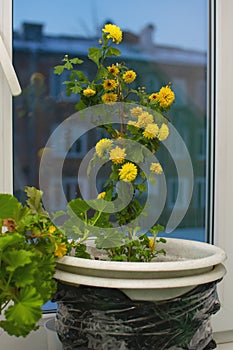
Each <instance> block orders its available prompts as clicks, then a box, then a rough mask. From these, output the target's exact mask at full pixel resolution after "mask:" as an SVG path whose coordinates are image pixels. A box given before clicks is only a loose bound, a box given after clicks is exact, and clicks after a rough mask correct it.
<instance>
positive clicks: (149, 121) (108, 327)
mask: <svg viewBox="0 0 233 350" xmlns="http://www.w3.org/2000/svg"><path fill="white" fill-rule="evenodd" d="M121 41H122V32H121V30H120V28H119V27H117V26H116V25H113V24H106V25H105V27H104V28H103V29H102V36H101V39H100V40H99V47H93V48H90V49H89V51H88V57H89V59H90V61H91V62H92V63H94V64H95V66H96V73H95V75H94V77H93V78H92V79H91V80H90V79H89V78H88V77H87V76H86V75H85V74H84V73H83V71H82V70H79V69H76V66H79V65H80V64H82V63H83V61H82V60H81V59H79V58H77V57H76V58H69V57H68V56H67V55H65V57H64V60H63V61H64V64H63V65H59V66H56V67H55V74H59V75H60V74H62V73H63V72H64V71H65V70H68V71H69V72H70V79H69V80H67V81H66V82H65V84H66V86H67V94H68V95H69V94H71V93H74V94H77V95H78V102H77V105H76V108H77V111H78V112H77V113H76V114H74V115H73V116H71V117H70V118H68V119H67V120H66V121H65V122H64V123H62V124H61V125H60V126H59V127H58V128H57V129H56V130H55V131H54V133H53V134H52V135H51V137H50V139H49V140H48V143H47V145H46V147H45V152H44V153H43V155H42V158H41V165H40V189H42V190H43V192H44V193H43V194H44V196H43V206H42V205H41V192H40V191H38V190H36V189H32V188H27V189H26V192H27V194H28V200H27V206H26V207H25V206H24V207H22V206H21V205H20V204H19V202H18V201H17V200H16V199H15V198H14V197H13V196H10V195H2V197H0V199H1V203H2V205H3V211H2V214H1V216H0V217H1V219H2V226H3V227H4V230H3V231H4V233H2V235H1V239H0V248H1V241H2V242H3V243H2V244H3V247H2V248H1V249H2V250H1V251H2V252H4V253H1V254H2V263H1V264H2V265H1V266H2V269H3V271H4V274H6V277H4V280H5V284H6V286H7V288H8V287H9V290H10V291H11V292H9V290H8V289H7V288H6V286H5V287H4V285H3V287H2V297H1V300H2V302H1V304H2V305H3V306H5V304H7V303H8V302H9V301H10V300H13V303H14V304H13V306H10V307H9V308H8V309H7V310H6V311H5V315H6V321H2V327H4V329H5V330H7V331H9V333H11V334H13V332H14V334H16V335H26V334H27V332H28V329H29V328H32V329H33V328H34V327H35V322H36V321H37V320H38V318H39V317H40V311H39V309H40V307H41V304H43V303H44V302H45V301H46V300H45V299H46V298H47V299H49V298H50V297H51V295H52V293H54V291H55V282H54V280H53V277H55V279H56V280H57V281H58V286H59V287H58V291H57V293H56V297H55V299H56V300H57V301H58V304H59V307H60V308H59V311H58V321H59V322H58V334H59V336H60V337H61V339H62V341H63V343H64V348H66V346H67V349H68V348H69V346H71V345H70V344H68V343H69V342H74V340H75V339H76V341H77V342H76V343H75V345H74V346H77V348H78V347H80V348H83V349H84V348H85V349H87V348H88V349H89V348H90V349H104V348H107V346H109V347H110V348H111V349H113V348H116V349H122V350H123V349H129V348H130V349H135V348H136V347H135V346H136V345H135V344H136V343H137V342H139V343H140V344H139V343H137V344H139V345H137V346H139V348H140V349H143V346H142V344H141V341H139V340H138V339H137V337H136V334H137V332H138V330H139V328H140V332H139V333H141V332H142V334H141V335H142V337H141V339H143V342H146V343H147V342H148V339H149V338H150V337H151V335H152V333H153V332H155V333H157V332H158V330H153V331H152V333H151V332H148V334H147V335H146V332H145V331H144V329H145V327H146V328H147V326H146V324H150V323H151V321H150V317H151V311H152V309H153V312H154V314H156V312H155V310H154V305H155V304H156V303H162V304H163V303H164V301H165V302H166V303H168V300H171V301H169V302H170V303H171V305H172V306H171V309H173V306H174V304H176V303H177V300H178V299H177V298H179V297H180V296H181V295H182V296H183V295H184V296H185V297H183V302H184V304H185V305H187V304H188V305H190V310H192V312H193V310H194V309H195V310H198V311H199V312H198V317H197V325H196V327H194V328H193V327H191V324H192V320H191V318H190V320H191V322H189V323H188V329H189V327H191V328H192V332H189V334H188V335H186V340H184V339H179V343H174V344H175V345H177V344H178V345H180V346H181V345H184V346H186V345H187V344H190V342H191V341H192V339H193V336H194V335H195V332H196V331H197V330H198V329H199V327H200V319H201V318H203V319H205V320H207V321H208V317H204V316H203V313H201V312H200V308H201V306H200V305H199V304H198V306H197V307H196V308H193V303H192V302H191V300H193V299H195V300H197V299H198V298H199V297H200V295H202V298H204V299H206V300H209V298H211V305H213V302H214V301H216V300H215V299H214V298H213V297H212V295H213V293H212V294H211V293H210V294H211V297H207V295H206V293H207V292H206V291H207V290H208V292H209V291H210V290H211V291H214V288H215V284H216V281H219V280H220V279H221V278H222V277H223V275H224V273H225V269H224V266H223V265H222V262H223V261H224V259H225V253H224V252H223V251H222V250H221V249H220V248H218V247H215V246H212V245H209V244H206V243H201V242H192V241H186V240H177V239H172V238H169V239H164V238H163V237H161V236H159V235H158V234H159V232H161V231H163V227H162V226H161V225H160V224H159V223H158V220H157V219H158V218H159V214H160V212H161V207H162V206H163V205H164V200H165V197H166V191H165V190H166V186H165V177H164V174H163V169H162V166H161V164H160V163H159V162H158V161H157V158H156V154H157V151H158V150H159V148H160V146H161V145H162V144H164V145H165V146H166V147H167V148H168V149H169V150H171V149H172V147H173V146H174V142H176V141H177V142H181V140H180V137H179V135H178V133H177V132H176V131H175V129H174V127H172V125H171V123H170V121H169V119H168V117H167V116H166V113H167V112H168V111H169V109H170V107H171V105H172V104H173V102H174V100H175V94H174V92H173V90H172V85H171V84H170V83H168V84H167V86H164V87H162V88H161V89H160V90H159V91H158V92H153V93H150V94H148V93H147V91H146V88H144V87H142V88H137V89H135V88H133V86H132V84H133V83H134V81H135V79H136V77H137V74H136V72H135V71H134V70H132V69H129V68H128V67H127V66H126V65H125V63H124V62H121V63H118V62H115V63H111V64H110V63H108V59H109V58H115V59H116V58H117V57H118V56H120V55H121V52H120V50H119V49H118V48H117V47H116V46H117V45H118V44H120V42H121ZM77 122H78V125H80V130H83V128H84V129H85V128H86V129H92V128H96V127H99V129H100V130H102V132H103V137H100V139H99V140H98V142H97V143H96V145H95V147H94V149H93V152H91V153H90V154H88V155H87V156H86V157H84V158H85V161H84V163H83V164H84V165H82V167H83V169H84V170H85V172H86V174H87V175H86V176H87V178H89V179H90V180H89V185H90V187H92V189H93V190H94V191H93V192H94V193H95V198H92V199H86V198H84V199H83V198H76V199H74V200H72V201H70V202H69V203H68V204H67V209H66V210H62V211H61V210H58V211H57V212H54V210H53V209H54V208H51V202H50V194H51V192H50V191H56V193H57V192H59V191H60V192H61V193H62V181H60V183H58V184H57V185H56V188H55V189H54V188H51V184H50V182H49V180H50V178H51V177H52V176H53V174H56V175H57V174H58V175H61V174H62V164H63V161H64V159H59V158H58V157H57V153H56V147H58V144H59V142H60V140H61V135H63V137H62V139H64V138H66V135H67V130H70V129H72V128H73V127H74V125H77ZM81 125H82V126H81ZM67 128H68V129H67ZM79 136H80V133H79V132H78V133H77V135H76V138H78V137H79ZM170 139H171V140H172V141H169V140H170ZM74 141H75V139H72V140H71V141H69V142H66V143H67V148H66V152H65V153H67V152H68V150H69V148H70V147H71V146H72V143H73V142H74ZM185 152H186V154H187V159H188V160H187V163H185V165H187V166H185V167H183V168H182V169H183V170H182V171H184V172H185V171H186V172H187V173H186V174H188V175H189V176H190V177H191V180H192V168H191V162H190V158H189V157H188V153H187V150H186V151H185ZM64 157H65V154H64ZM109 164H110V168H109V169H110V170H109V172H108V175H107V179H106V181H105V183H104V186H103V188H102V189H101V190H99V191H98V193H97V189H96V186H94V188H93V183H94V182H95V180H96V176H97V173H98V171H99V170H100V168H102V167H106V168H107V167H108V165H109ZM178 170H179V169H178ZM180 171H181V170H180ZM178 173H179V171H178ZM160 179H161V180H160ZM191 184H192V181H191ZM157 187H159V188H161V189H162V192H161V193H160V195H159V198H158V197H155V196H154V190H153V189H154V188H157ZM191 187H192V186H191ZM191 190H192V189H191ZM177 200H179V193H178V199H177ZM155 201H156V202H155ZM155 203H156V205H155ZM157 207H159V210H158V211H156V208H157ZM48 213H49V214H48ZM154 214H155V215H154ZM183 214H184V213H183ZM180 220H181V217H180V215H177V216H176V217H175V218H174V217H173V218H172V219H171V220H170V226H173V228H174V227H175V226H176V225H177V224H178V222H179V221H180ZM12 237H13V238H12ZM17 239H19V244H18V242H17ZM8 240H9V241H8ZM4 241H5V243H4ZM17 250H19V251H20V253H19V255H18V253H17ZM21 250H22V252H21ZM24 250H25V251H26V252H24ZM12 254H15V255H17V256H19V257H18V258H17V259H15V261H14V258H12V257H11V258H9V259H8V255H10V256H11V255H12ZM21 254H22V259H21V258H20V256H21ZM15 255H14V256H15ZM24 255H25V259H24ZM55 256H57V258H58V259H57V261H56V268H55ZM43 259H44V260H43ZM31 260H32V261H33V264H30V262H31ZM34 260H35V262H34ZM47 260H49V262H50V263H48V262H47ZM24 261H28V263H25V262H24ZM43 261H44V262H43ZM12 264H13V266H12ZM14 264H15V265H14ZM40 264H43V266H44V265H45V266H46V268H44V269H43V268H42V266H41V265H40ZM34 265H35V268H34ZM32 267H33V268H34V270H33V271H32V272H28V273H27V275H28V281H27V284H26V281H24V279H22V284H20V285H18V284H19V281H18V280H19V277H18V276H21V274H23V275H24V273H23V269H26V270H27V269H28V270H29V271H30V269H29V268H32ZM21 270H22V271H21ZM26 270H25V271H26ZM37 271H40V279H39V278H38V279H37V278H36V273H37ZM18 272H19V274H18ZM54 273H55V274H54ZM4 274H3V276H4ZM38 274H39V272H38ZM31 275H33V276H31ZM12 276H13V277H14V278H13V277H12ZM25 276H26V272H25ZM38 276H39V275H38ZM48 279H49V281H48ZM16 281H17V283H16ZM41 281H42V283H41ZM28 283H29V284H31V286H32V287H31V288H29V287H28ZM24 284H25V285H24ZM38 284H40V288H39V287H38ZM13 285H14V286H15V287H16V288H13ZM197 286H201V287H200V288H202V287H203V286H205V289H204V291H203V290H202V289H198V290H196V288H197ZM4 288H6V291H5V290H4ZM33 288H34V289H33ZM37 288H38V291H39V293H38V294H36V290H37ZM43 288H44V289H43ZM193 291H194V292H193ZM12 293H13V294H12ZM14 293H15V294H14ZM189 293H191V294H189ZM192 293H194V294H192ZM201 293H204V294H201ZM21 294H22V299H18V296H19V295H20V296H21ZM35 294H36V297H35ZM122 298H123V299H122ZM24 299H25V304H24ZM19 300H22V301H19ZM119 300H120V304H118V303H116V305H115V304H114V303H115V301H119ZM179 300H181V299H179ZM95 301H97V306H94V305H95ZM90 304H91V308H92V306H93V307H94V311H93V309H91V310H90ZM139 304H140V305H139ZM32 305H33V307H32ZM67 305H68V306H69V307H71V310H72V312H71V313H70V310H69V309H70V308H69V307H68V306H67ZM74 305H75V306H74ZM80 305H82V307H83V306H84V309H82V311H81V306H80ZM127 305H129V308H128V307H127ZM135 305H137V308H136V309H137V315H139V314H140V317H139V318H140V320H142V319H143V320H145V322H146V323H143V324H140V327H139V328H136V329H133V328H132V327H131V326H132V324H133V323H134V324H138V323H137V322H138V318H135V317H136V316H135V315H134V316H132V315H131V316H130V315H129V314H128V313H127V312H126V314H122V312H123V311H122V310H123V309H124V310H126V309H127V310H131V309H132V308H134V309H135ZM163 305H168V304H163ZM27 306H28V307H29V314H28V312H27ZM87 306H88V308H87V309H88V311H87V309H86V307H87ZM138 307H139V309H138ZM144 307H145V308H146V311H145V308H144ZM148 307H149V309H148ZM22 308H23V310H24V311H25V315H26V316H25V317H21V318H19V320H18V316H19V315H20V314H21V311H22ZM151 308H152V309H151ZM112 309H114V310H115V311H114V312H111V310H112ZM180 309H181V306H180ZM35 310H36V311H35ZM119 310H121V311H119ZM139 310H140V312H139ZM208 310H209V309H208ZM211 310H212V311H211V312H209V313H208V312H207V316H209V315H210V313H212V312H213V309H211ZM176 311H177V310H176ZM138 312H139V313H138ZM160 313H161V310H160ZM22 314H23V313H22ZM109 314H110V318H109V316H107V315H109ZM119 314H120V315H121V317H118V316H116V315H119ZM165 314H166V313H165ZM27 315H28V316H27ZM156 315H157V314H156ZM176 315H177V314H176ZM200 315H201V316H200ZM137 317H138V316H137ZM163 317H165V316H163ZM169 317H170V316H169ZM132 318H133V319H132ZM165 318H166V317H165ZM173 318H174V316H173ZM93 319H94V320H97V323H98V326H97V325H96V323H91V322H90V320H93ZM127 319H130V320H131V323H130V325H129V324H128V323H127V322H126V323H125V320H127ZM102 321H103V322H102ZM156 322H157V324H159V325H161V318H159V320H157V321H156ZM156 322H155V323H156ZM13 326H14V330H12V328H11V327H13ZM17 326H20V327H19V328H18V331H16V330H15V328H17ZM205 326H206V323H205ZM25 327H26V328H25ZM85 327H86V328H85ZM176 327H177V326H176ZM185 327H186V328H187V324H186V325H185ZM90 328H91V330H90ZM97 328H98V330H96V329H97ZM74 329H75V331H74ZM77 329H78V331H77ZM84 329H85V331H84ZM119 329H120V331H119V332H118V330H119ZM132 329H133V330H132ZM164 329H165V328H164ZM77 332H78V333H77ZM82 332H84V333H85V337H84V338H83V337H82ZM113 333H114V335H113ZM126 333H127V334H128V335H129V334H130V338H131V340H130V341H129V339H128V338H127V336H126V338H124V335H125V334H126ZM204 333H205V332H204ZM86 335H87V336H86ZM145 336H146V337H147V338H145ZM175 338H176V337H174V339H175ZM132 339H133V340H132ZM151 339H152V338H151ZM176 340H177V339H176ZM207 340H208V343H210V342H211V341H212V340H210V339H209V338H208V339H207V338H206V340H205V341H206V342H207ZM67 341H68V343H67ZM132 341H133V343H132V344H131V342H132ZM135 341H136V343H135ZM166 341H167V340H166ZM67 344H68V345H67ZM101 344H102V345H101ZM103 344H104V345H103ZM129 344H131V345H129ZM148 344H149V343H148ZM169 344H170V343H169ZM171 344H172V343H171ZM174 344H173V345H174ZM195 344H197V343H195ZM206 344H207V343H206ZM148 346H149V347H148ZM148 346H147V347H145V349H146V348H148V349H149V348H150V349H152V348H153V347H151V344H150V345H148ZM195 346H196V345H194V347H195ZM109 347H108V348H109ZM162 348H164V349H165V347H162V345H161V349H162ZM190 349H191V348H190ZM206 349H207V348H206Z"/></svg>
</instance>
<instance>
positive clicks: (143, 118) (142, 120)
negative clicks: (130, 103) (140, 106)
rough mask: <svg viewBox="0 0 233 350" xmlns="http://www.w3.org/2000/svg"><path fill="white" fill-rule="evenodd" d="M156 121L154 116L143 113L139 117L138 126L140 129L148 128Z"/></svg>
mask: <svg viewBox="0 0 233 350" xmlns="http://www.w3.org/2000/svg"><path fill="white" fill-rule="evenodd" d="M153 121H154V118H153V115H152V114H150V113H148V112H142V114H141V115H139V117H138V122H137V123H138V126H139V127H140V128H146V127H147V125H148V124H152V123H153Z"/></svg>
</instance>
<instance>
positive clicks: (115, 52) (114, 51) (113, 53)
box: [105, 47, 121, 56]
mask: <svg viewBox="0 0 233 350" xmlns="http://www.w3.org/2000/svg"><path fill="white" fill-rule="evenodd" d="M120 55H121V51H120V50H118V49H116V48H115V47H110V48H109V49H108V50H107V52H106V54H105V56H120Z"/></svg>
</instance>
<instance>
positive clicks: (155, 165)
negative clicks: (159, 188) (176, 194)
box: [150, 163, 163, 175]
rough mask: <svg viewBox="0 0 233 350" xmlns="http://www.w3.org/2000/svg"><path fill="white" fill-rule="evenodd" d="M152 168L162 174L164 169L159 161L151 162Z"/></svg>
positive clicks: (156, 172)
mask: <svg viewBox="0 0 233 350" xmlns="http://www.w3.org/2000/svg"><path fill="white" fill-rule="evenodd" d="M150 170H151V171H153V172H154V173H155V174H158V175H160V174H162V172H163V169H162V167H161V165H160V164H159V163H151V166H150Z"/></svg>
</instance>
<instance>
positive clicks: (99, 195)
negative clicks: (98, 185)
mask: <svg viewBox="0 0 233 350" xmlns="http://www.w3.org/2000/svg"><path fill="white" fill-rule="evenodd" d="M105 196H106V192H101V193H99V194H98V196H97V198H98V199H100V198H104V197H105Z"/></svg>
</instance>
